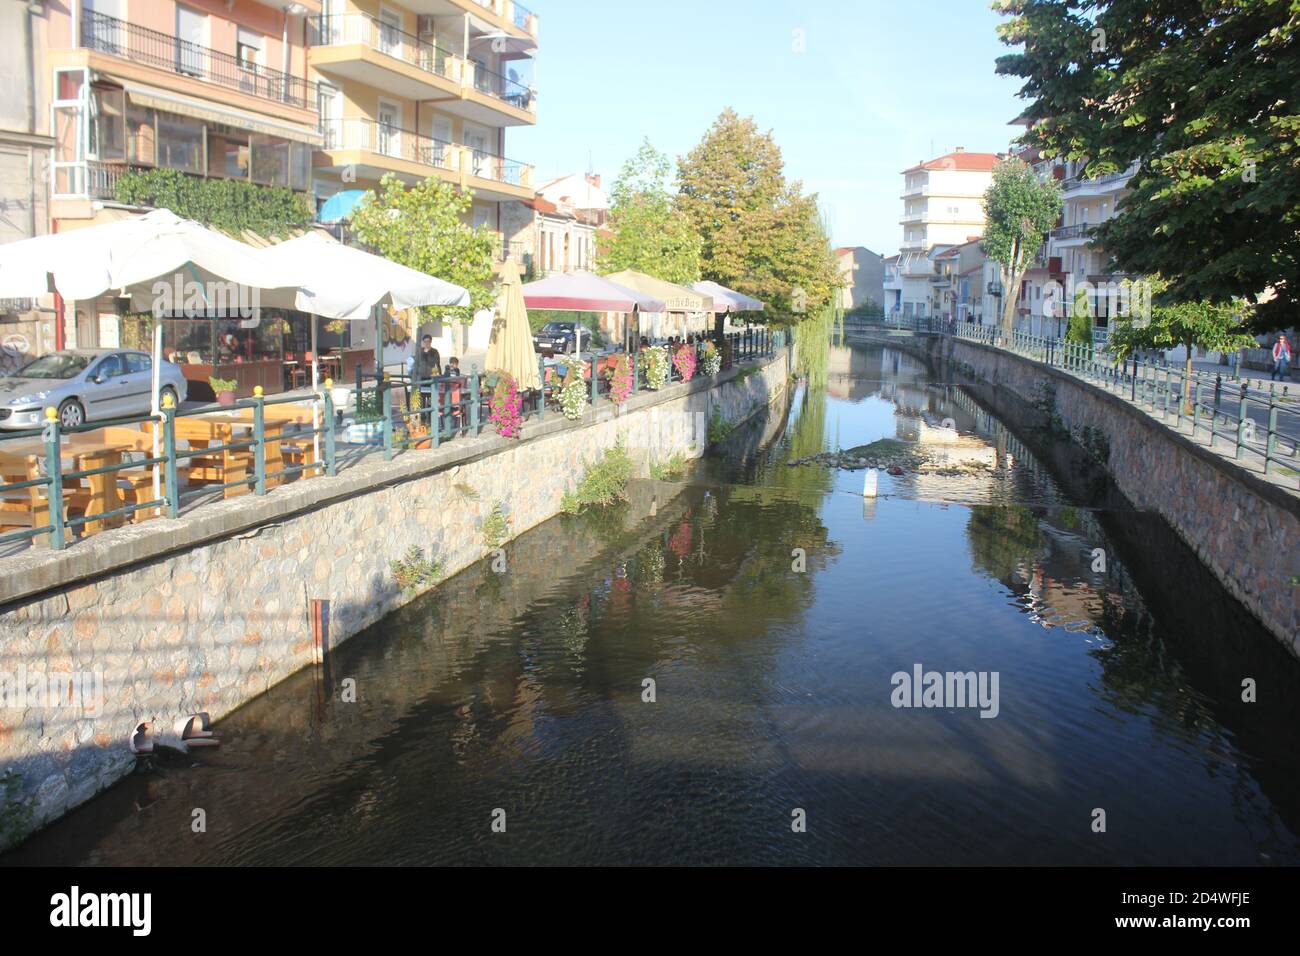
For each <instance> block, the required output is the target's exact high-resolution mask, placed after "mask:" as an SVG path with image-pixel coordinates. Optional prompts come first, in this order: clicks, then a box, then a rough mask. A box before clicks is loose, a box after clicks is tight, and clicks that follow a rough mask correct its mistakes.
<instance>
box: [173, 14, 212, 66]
mask: <svg viewBox="0 0 1300 956" xmlns="http://www.w3.org/2000/svg"><path fill="white" fill-rule="evenodd" d="M207 37H208V17H207V14H204V13H200V12H199V11H197V10H191V9H189V8H188V7H182V6H177V7H176V72H177V73H186V74H188V75H190V76H202V75H203V67H204V62H203V61H204V59H205V54H206V53H207V50H206V47H205V44H206V43H207Z"/></svg>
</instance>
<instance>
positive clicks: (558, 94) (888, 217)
mask: <svg viewBox="0 0 1300 956" xmlns="http://www.w3.org/2000/svg"><path fill="white" fill-rule="evenodd" d="M525 3H526V5H529V6H530V7H531V8H532V9H533V10H535V11H536V12H537V14H538V16H539V17H540V19H541V30H540V54H539V56H538V62H537V71H536V72H537V76H536V85H537V88H538V90H539V96H538V123H537V126H536V128H534V129H511V130H510V131H509V132H508V133H507V138H506V153H507V155H509V156H510V157H511V158H513V159H518V160H522V161H524V162H530V163H533V164H534V165H535V166H536V167H537V174H538V176H539V180H538V181H539V182H544V181H546V180H547V179H551V178H554V177H556V176H559V175H562V174H565V173H571V172H581V171H585V170H586V169H587V168H588V165H589V163H590V168H592V169H593V170H594V171H595V172H598V173H601V174H602V175H603V176H604V177H605V179H604V181H605V182H606V184H608V183H609V182H611V181H612V180H613V179H614V178H615V176H616V175H617V173H618V170H619V168H620V167H621V166H622V164H623V162H624V161H625V160H626V159H627V158H628V157H629V156H630V155H631V154H632V153H633V152H635V150H636V148H637V146H638V145H639V144H640V142H641V139H642V138H643V137H646V136H648V137H649V138H650V141H651V142H652V143H654V145H655V146H656V147H657V148H658V149H660V150H662V151H664V152H667V153H668V154H669V155H671V156H673V157H674V158H676V157H677V156H678V155H680V154H683V153H685V152H687V151H688V150H689V149H690V148H691V147H692V146H693V145H694V144H695V143H696V142H697V141H698V140H699V138H700V137H701V136H702V135H703V134H704V131H705V130H706V129H707V128H708V127H709V125H710V124H711V123H712V122H713V120H714V118H716V116H717V115H718V113H719V112H721V111H722V109H723V108H724V107H726V106H731V107H733V108H734V109H735V110H736V111H737V112H739V113H740V114H741V115H750V116H753V117H754V118H755V120H756V121H757V122H758V125H759V127H760V128H761V129H764V130H767V129H771V130H772V132H773V133H774V135H775V137H776V141H777V144H778V145H779V146H780V147H781V150H782V153H783V155H784V157H785V163H786V175H787V177H789V178H793V179H800V180H802V181H803V182H804V184H805V188H806V189H807V191H810V192H817V193H818V194H819V195H820V198H821V202H822V205H823V207H824V208H825V209H826V211H827V213H828V215H829V216H830V221H831V226H832V232H833V239H834V242H835V244H836V245H864V246H867V247H868V248H870V249H873V250H875V251H876V252H880V253H883V254H885V255H890V254H892V253H894V252H896V251H897V250H898V243H899V240H900V238H901V235H902V233H901V227H900V226H899V224H898V219H899V216H900V215H901V211H902V201H901V200H900V199H899V198H898V197H899V193H901V192H902V182H903V180H902V176H901V175H900V173H901V172H902V170H904V169H906V168H907V167H908V166H911V165H914V164H915V163H916V162H917V161H918V160H920V159H922V158H929V157H930V156H932V155H938V154H940V153H943V152H947V151H948V150H949V149H951V148H952V147H954V146H964V147H966V149H967V150H969V151H971V152H1000V151H1002V150H1005V149H1006V148H1007V144H1008V142H1009V141H1010V138H1011V137H1012V136H1013V135H1014V134H1015V133H1016V132H1018V129H1017V128H1015V127H1011V126H1008V125H1007V124H1008V122H1009V121H1010V120H1011V118H1012V117H1013V116H1015V115H1016V114H1018V113H1019V112H1020V111H1021V109H1023V105H1024V104H1023V103H1022V102H1021V101H1019V100H1018V99H1017V98H1016V95H1015V94H1016V90H1017V89H1018V88H1019V83H1018V81H1017V80H1015V79H1012V78H1006V77H999V76H996V75H995V74H994V72H993V62H994V60H995V59H996V57H997V56H998V55H999V54H1001V53H1002V52H1004V51H1005V50H1006V48H1005V47H1003V45H1002V44H1001V43H1000V42H999V41H998V38H997V35H996V33H995V28H996V26H997V23H998V21H999V19H1000V18H999V17H998V15H997V14H995V13H993V12H992V11H991V10H990V9H989V7H988V3H987V0H892V2H886V0H805V2H802V3H800V2H796V0H752V2H748V3H739V2H731V0H689V2H688V0H651V2H641V3H636V2H628V0H614V2H608V0H606V2H599V3H597V2H594V0H525ZM796 30H801V31H803V33H802V36H803V42H804V44H805V46H806V49H805V51H804V52H802V53H800V52H796V50H795V49H794V46H795V40H796V35H795V31H796ZM589 157H590V158H589Z"/></svg>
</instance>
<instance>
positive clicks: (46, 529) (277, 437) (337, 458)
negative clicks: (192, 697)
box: [0, 328, 784, 550]
mask: <svg viewBox="0 0 1300 956" xmlns="http://www.w3.org/2000/svg"><path fill="white" fill-rule="evenodd" d="M726 341H727V344H728V345H729V349H728V351H730V353H731V355H732V358H733V360H734V361H735V362H743V361H750V360H758V359H761V358H764V357H767V356H770V355H772V354H774V353H775V352H776V350H777V349H779V348H781V347H782V346H783V345H784V335H783V334H782V333H780V332H775V333H774V332H772V331H771V330H768V329H765V328H755V329H749V330H746V331H745V332H736V333H731V334H728V335H727V336H726ZM688 347H694V348H695V349H696V350H697V354H696V372H695V376H696V377H700V376H702V375H703V372H702V371H701V370H700V368H699V362H700V359H701V358H702V355H703V350H704V348H705V343H704V342H697V343H694V345H693V346H688ZM617 354H619V353H617V352H592V353H586V354H583V355H580V356H566V357H565V358H566V360H567V361H579V362H583V363H586V365H587V368H588V369H589V371H588V372H587V379H588V381H589V385H590V390H589V393H588V399H589V402H590V404H591V405H592V406H595V405H597V404H598V403H600V402H601V401H602V395H603V396H604V400H605V401H611V402H612V399H610V397H609V390H610V382H609V377H608V372H607V369H606V368H604V366H605V365H606V364H607V362H608V360H609V358H610V356H612V355H617ZM630 359H631V361H632V366H633V370H634V373H635V374H634V376H633V380H634V388H635V389H640V388H644V387H645V368H644V363H643V362H642V361H639V360H638V357H637V356H636V355H632V356H630ZM590 369H595V370H596V371H595V374H592V373H591V371H590ZM538 372H539V374H540V375H541V379H542V383H543V387H542V389H541V390H535V391H534V392H533V393H531V394H530V395H528V396H526V398H525V403H526V404H525V413H526V417H529V418H532V417H536V419H537V420H539V421H540V420H542V419H543V418H544V417H545V415H546V406H547V402H548V401H553V400H555V398H556V396H557V393H558V383H555V384H547V383H546V369H545V365H544V361H543V359H542V357H541V356H538ZM489 380H490V376H488V375H485V374H484V373H480V372H478V371H477V369H475V368H471V370H470V372H469V373H468V374H466V375H463V376H459V377H453V376H446V375H443V376H438V377H435V378H431V379H426V380H421V381H410V380H405V379H398V380H394V379H390V378H387V377H385V378H382V379H379V380H377V381H375V382H374V383H373V384H370V385H364V386H363V387H361V388H360V389H359V390H357V391H356V392H355V393H354V394H355V396H356V399H357V414H356V416H355V418H354V422H355V424H358V425H361V426H363V427H364V426H367V425H369V426H373V427H372V428H370V429H369V431H370V432H372V433H373V440H363V441H344V442H343V444H344V445H345V446H346V447H344V448H342V449H341V448H340V447H339V446H340V434H339V424H338V422H337V419H338V417H339V416H338V415H337V414H336V409H335V407H334V401H333V385H334V383H333V382H332V381H331V380H329V379H327V380H326V381H325V382H324V383H323V385H322V388H321V390H320V391H319V392H317V393H316V394H315V395H312V396H309V397H306V398H301V397H294V396H285V397H276V398H266V397H265V396H264V395H263V394H262V390H261V388H257V389H255V390H254V396H253V397H252V398H251V399H244V400H241V401H237V402H235V403H233V404H231V405H205V406H202V407H199V408H195V409H191V410H189V411H181V410H179V409H177V408H175V407H173V406H172V405H171V404H170V396H168V400H167V402H166V403H165V404H164V407H163V408H162V409H161V411H160V413H159V414H158V415H157V416H153V415H143V416H132V417H124V418H115V419H108V420H100V421H94V422H88V423H86V424H84V425H79V426H76V427H71V428H69V427H65V426H63V425H62V424H60V422H59V421H58V416H57V413H56V412H55V411H54V410H53V409H47V410H46V417H47V421H46V424H45V426H44V427H43V428H37V429H25V430H22V431H17V430H15V431H9V432H0V458H3V459H4V460H5V461H8V462H12V463H14V464H13V465H12V467H13V468H14V469H21V470H22V471H23V472H24V473H28V472H32V471H35V474H34V476H30V477H25V478H22V479H20V480H16V481H12V482H7V483H0V499H3V500H4V501H6V502H8V503H13V505H14V507H13V508H12V509H11V510H10V512H9V513H10V514H13V513H15V512H16V511H23V512H25V513H26V514H27V515H29V516H34V515H36V514H42V513H45V512H46V511H48V515H49V518H48V520H46V521H44V522H43V523H42V524H40V525H37V526H33V527H23V528H20V529H19V530H16V531H9V532H5V533H2V534H0V545H3V544H9V543H15V542H19V541H25V540H29V539H36V538H40V537H43V536H48V538H49V545H50V547H51V548H53V549H55V550H59V549H62V548H64V547H66V546H67V545H68V543H69V542H70V540H71V539H72V538H73V537H74V536H76V535H77V533H78V532H80V533H82V534H84V533H85V531H86V526H87V525H88V524H91V523H95V524H102V523H105V522H110V523H115V522H116V521H117V520H118V519H128V518H131V517H133V516H134V515H136V514H137V513H140V512H146V513H147V512H155V513H159V514H162V515H165V516H166V517H169V518H175V517H177V516H179V514H180V513H181V511H182V509H183V508H184V507H185V506H186V505H187V504H191V503H193V502H194V501H196V500H197V499H200V498H207V497H210V496H212V495H214V494H222V495H224V494H225V492H227V491H229V490H231V489H235V488H241V487H242V488H246V489H247V491H248V493H251V494H254V495H265V494H267V492H268V489H269V488H270V487H271V486H272V485H273V484H277V483H280V482H283V481H286V480H288V479H290V478H293V477H296V476H299V475H306V474H317V475H326V476H334V475H336V474H337V473H338V469H339V465H340V463H350V462H351V461H353V460H355V459H357V458H360V457H362V456H366V455H371V454H375V453H378V452H382V454H383V455H384V457H385V459H389V460H391V459H392V458H393V457H394V456H395V455H397V454H398V453H400V452H402V451H405V450H407V449H411V448H415V447H418V446H420V445H421V444H423V443H425V442H426V441H427V443H428V444H429V445H430V446H431V447H437V446H439V445H440V444H442V443H443V442H445V441H450V440H452V439H454V438H456V437H459V436H462V435H465V436H477V435H480V434H481V433H482V431H483V427H484V425H485V424H486V422H487V417H488V416H487V407H486V406H487V403H488V400H489V396H490V389H489V388H487V387H485V386H486V385H487V383H488V381H489ZM680 381H681V373H680V371H679V370H678V369H677V367H676V366H675V365H674V364H673V363H672V362H671V359H670V362H669V380H668V383H676V382H680ZM666 384H667V383H666ZM399 387H400V388H401V389H402V390H403V391H404V392H405V396H406V401H405V402H404V403H403V402H395V401H394V392H395V390H396V389H397V388H399ZM415 395H420V396H427V399H426V400H427V402H428V403H429V404H427V405H425V404H424V403H423V402H421V403H419V404H416V403H413V402H412V401H411V398H412V397H413V396H415ZM277 405H301V406H303V407H304V408H305V409H310V411H311V423H298V422H294V423H288V422H286V423H284V424H283V427H282V429H280V430H279V432H278V433H276V434H270V433H268V429H267V425H268V421H267V416H266V412H267V409H268V408H273V407H275V406H277ZM244 412H250V413H251V414H249V415H248V416H247V420H246V421H241V422H231V421H227V422H223V423H222V424H224V425H226V426H228V427H229V428H230V429H231V434H230V437H229V440H224V441H218V440H213V439H202V438H195V437H190V436H191V435H193V432H191V431H189V430H188V429H185V428H182V427H181V425H180V423H182V422H184V421H186V420H190V419H194V420H201V419H203V418H204V417H205V416H212V415H231V414H235V415H240V414H241V413H244ZM303 417H306V416H303ZM315 423H319V424H315ZM290 425H292V428H293V430H292V431H290V430H289V429H290ZM116 426H135V427H137V428H139V429H140V437H139V438H138V439H137V440H136V444H138V446H139V447H138V448H136V449H132V450H129V451H128V452H127V453H126V454H129V455H131V456H139V457H129V458H128V457H125V455H124V457H123V460H122V461H120V462H118V463H115V464H108V465H103V466H97V467H94V468H82V469H73V470H67V471H65V470H64V468H63V460H64V459H65V458H68V457H74V458H75V457H80V455H78V454H77V452H76V448H75V446H69V445H67V444H66V439H68V438H69V437H71V436H73V435H76V434H79V433H87V432H94V431H98V430H99V429H102V428H105V427H116ZM413 426H414V427H413ZM155 428H156V429H158V442H157V447H158V453H157V454H153V453H152V452H151V451H149V452H145V451H143V450H142V449H143V448H144V446H145V445H152V441H150V440H149V439H150V437H151V434H152V430H153V429H155ZM236 429H239V430H240V431H243V430H245V429H246V430H247V431H248V434H247V436H246V437H245V436H244V435H239V436H238V437H237V436H236V435H235V434H234V430H236ZM182 433H184V434H182ZM34 439H36V440H39V448H40V454H35V453H34V452H33V451H32V449H31V444H32V442H33V440H34ZM198 441H206V442H207V444H205V445H199V444H197V442H198ZM18 442H27V443H28V445H27V451H25V452H20V453H17V454H12V455H9V454H6V452H7V449H8V448H13V447H15V446H16V444H17V443H18ZM304 442H311V443H312V445H313V446H317V444H318V445H319V454H318V455H315V454H314V455H312V456H307V455H305V454H304V456H303V463H302V464H289V463H288V462H287V461H286V460H285V458H284V455H283V450H284V446H286V445H297V446H301V445H302V444H303V443H304ZM181 443H184V445H185V447H181ZM276 445H279V446H280V450H281V452H282V454H281V456H280V461H281V462H282V464H281V466H280V467H276V468H273V467H270V459H269V457H268V450H269V449H270V448H271V447H272V446H276ZM227 456H232V457H231V458H230V459H229V464H230V465H231V470H232V471H234V472H235V473H236V474H235V477H229V478H228V477H227V474H226V471H227V468H226V465H227V463H228V459H227ZM195 459H206V460H207V461H206V462H205V464H208V465H209V466H210V467H212V468H214V469H216V468H218V467H220V470H221V478H223V479H227V480H211V481H204V483H203V484H200V485H196V486H194V487H189V486H188V481H187V487H186V488H185V490H181V487H180V479H181V475H182V473H183V470H184V469H186V468H187V467H192V465H193V462H194V460H195ZM217 459H219V460H220V461H221V463H222V464H221V465H220V466H217V465H216V464H215V463H214V462H215V460H217ZM241 466H242V468H243V470H242V471H241ZM250 466H251V467H250ZM155 467H156V468H157V469H158V470H159V478H160V481H159V485H160V487H161V495H160V496H159V497H152V496H151V497H149V498H148V499H147V500H143V499H139V498H137V500H133V501H129V502H126V503H124V504H123V505H122V506H121V507H117V508H113V509H112V510H109V511H105V512H101V513H94V514H81V515H76V516H68V515H67V514H66V508H65V504H66V502H67V501H68V499H69V497H70V492H71V493H73V494H79V495H83V496H84V491H83V489H82V488H81V483H82V482H83V481H85V480H87V479H91V478H96V477H99V476H102V475H112V476H114V482H115V484H116V483H117V481H118V480H120V475H121V473H122V472H136V473H137V474H138V475H139V476H141V477H142V476H143V472H145V471H147V472H152V469H154V468H155ZM143 486H144V483H143V482H141V483H140V484H139V485H138V486H137V487H143ZM74 489H75V491H74ZM28 520H31V521H34V520H36V519H35V518H34V517H31V518H28ZM4 523H5V520H4V516H3V514H0V525H3V524H4Z"/></svg>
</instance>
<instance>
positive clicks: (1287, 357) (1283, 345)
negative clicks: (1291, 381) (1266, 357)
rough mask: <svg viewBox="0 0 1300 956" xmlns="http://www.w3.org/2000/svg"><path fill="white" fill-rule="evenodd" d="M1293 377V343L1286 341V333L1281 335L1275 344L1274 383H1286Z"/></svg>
mask: <svg viewBox="0 0 1300 956" xmlns="http://www.w3.org/2000/svg"><path fill="white" fill-rule="evenodd" d="M1290 375H1291V343H1290V342H1288V341H1287V340H1286V333H1283V334H1282V335H1279V336H1278V337H1277V341H1276V342H1274V343H1273V376H1272V378H1273V381H1275V382H1277V381H1282V382H1285V381H1287V379H1288V378H1289V377H1290Z"/></svg>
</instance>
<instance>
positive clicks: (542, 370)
mask: <svg viewBox="0 0 1300 956" xmlns="http://www.w3.org/2000/svg"><path fill="white" fill-rule="evenodd" d="M537 383H538V384H537V420H538V421H539V422H540V421H541V420H542V419H543V418H545V417H546V359H544V358H542V357H541V355H538V356H537Z"/></svg>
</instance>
